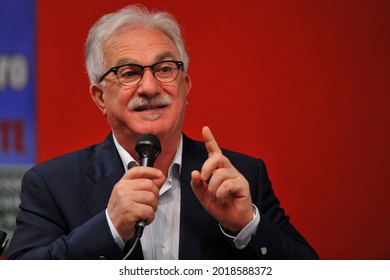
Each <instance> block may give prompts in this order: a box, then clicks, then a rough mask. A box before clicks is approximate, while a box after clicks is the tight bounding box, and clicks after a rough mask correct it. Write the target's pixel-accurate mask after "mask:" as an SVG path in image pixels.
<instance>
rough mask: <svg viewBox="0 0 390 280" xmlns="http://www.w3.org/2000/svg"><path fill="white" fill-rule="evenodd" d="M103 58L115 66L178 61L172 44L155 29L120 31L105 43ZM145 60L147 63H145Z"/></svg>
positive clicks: (164, 35)
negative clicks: (170, 60) (168, 60)
mask: <svg viewBox="0 0 390 280" xmlns="http://www.w3.org/2000/svg"><path fill="white" fill-rule="evenodd" d="M104 49H105V51H104V54H105V56H106V57H105V58H106V59H107V60H111V61H112V60H114V61H113V63H115V64H116V65H120V64H126V63H137V64H142V63H155V62H159V61H161V60H164V59H179V54H178V50H177V48H176V45H175V44H174V42H173V41H172V40H171V38H169V37H168V36H167V35H166V34H164V33H163V32H161V31H160V30H157V29H151V28H136V29H122V30H119V31H117V32H115V34H114V35H113V36H111V37H110V39H109V40H107V42H106V43H105V47H104ZM145 60H147V61H145Z"/></svg>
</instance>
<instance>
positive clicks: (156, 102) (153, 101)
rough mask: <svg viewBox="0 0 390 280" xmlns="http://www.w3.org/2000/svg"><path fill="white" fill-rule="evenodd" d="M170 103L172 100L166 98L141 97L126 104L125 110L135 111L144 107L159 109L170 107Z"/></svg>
mask: <svg viewBox="0 0 390 280" xmlns="http://www.w3.org/2000/svg"><path fill="white" fill-rule="evenodd" d="M172 102H173V99H172V98H171V97H168V96H154V97H152V98H148V97H145V96H141V97H136V98H133V99H132V100H130V101H129V103H128V104H127V109H128V110H136V109H139V108H145V107H161V106H167V105H170V104H171V103H172Z"/></svg>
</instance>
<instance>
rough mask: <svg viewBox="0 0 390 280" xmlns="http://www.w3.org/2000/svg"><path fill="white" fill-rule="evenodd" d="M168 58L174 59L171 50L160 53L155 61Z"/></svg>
mask: <svg viewBox="0 0 390 280" xmlns="http://www.w3.org/2000/svg"><path fill="white" fill-rule="evenodd" d="M167 58H169V59H173V58H174V55H173V53H171V52H165V53H162V54H159V55H157V56H156V59H155V61H156V62H159V61H162V60H164V59H167Z"/></svg>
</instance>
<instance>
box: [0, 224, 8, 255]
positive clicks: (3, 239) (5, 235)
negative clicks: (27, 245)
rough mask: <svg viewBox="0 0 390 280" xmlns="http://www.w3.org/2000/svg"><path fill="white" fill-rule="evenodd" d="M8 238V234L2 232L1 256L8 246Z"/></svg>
mask: <svg viewBox="0 0 390 280" xmlns="http://www.w3.org/2000/svg"><path fill="white" fill-rule="evenodd" d="M6 238H7V233H6V232H4V231H2V230H0V255H1V254H2V253H3V250H4V249H5V247H6V246H7V243H8V240H7V241H5V239H6Z"/></svg>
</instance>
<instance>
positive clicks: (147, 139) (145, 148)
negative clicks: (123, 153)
mask: <svg viewBox="0 0 390 280" xmlns="http://www.w3.org/2000/svg"><path fill="white" fill-rule="evenodd" d="M135 151H136V152H137V155H138V158H139V162H140V165H141V166H149V167H153V166H154V161H155V160H156V158H157V156H158V155H159V154H160V153H161V143H160V139H158V137H157V136H155V135H153V134H150V133H148V134H144V135H141V137H140V138H139V139H138V141H137V144H136V145H135ZM144 228H145V221H143V220H139V221H138V222H137V225H136V235H137V236H138V237H141V236H142V233H143V230H144Z"/></svg>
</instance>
